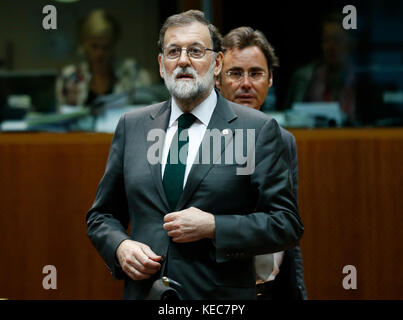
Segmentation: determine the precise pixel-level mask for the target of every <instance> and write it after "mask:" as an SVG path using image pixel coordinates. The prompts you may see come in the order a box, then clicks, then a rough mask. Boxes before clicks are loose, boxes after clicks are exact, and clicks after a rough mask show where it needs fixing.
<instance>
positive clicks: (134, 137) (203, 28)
mask: <svg viewBox="0 0 403 320" xmlns="http://www.w3.org/2000/svg"><path fill="white" fill-rule="evenodd" d="M221 40H222V39H221V36H220V34H219V33H218V31H217V30H216V28H215V27H214V26H213V25H212V24H210V23H209V22H208V21H207V20H206V19H205V17H204V15H203V13H202V12H200V11H195V10H191V11H187V12H184V13H181V14H177V15H174V16H171V17H169V18H168V19H167V20H166V21H165V23H164V25H163V26H162V28H161V30H160V38H159V47H160V54H159V56H158V61H159V65H160V74H161V76H162V77H163V78H164V81H165V84H166V86H167V88H168V90H169V91H170V93H171V95H172V99H171V100H169V101H165V102H162V103H159V104H156V105H152V106H149V107H146V108H141V109H138V110H134V111H131V112H128V113H126V114H124V115H123V116H122V117H121V119H120V120H119V123H118V126H117V128H116V132H115V135H114V138H113V141H112V145H111V149H110V153H109V157H108V162H107V165H106V170H105V173H104V176H103V177H102V179H101V182H100V184H99V186H98V189H97V194H96V199H95V202H94V204H93V206H92V208H91V209H90V210H89V212H88V213H87V219H86V221H87V227H88V236H89V237H90V239H91V241H92V243H93V245H94V246H95V248H96V249H97V250H98V252H99V253H100V255H101V257H102V258H103V259H104V260H105V262H106V264H107V266H108V268H109V269H110V270H111V273H112V274H113V275H114V276H115V277H116V278H118V279H124V280H125V287H124V298H126V299H144V298H146V297H147V295H148V293H149V291H150V288H151V286H152V284H153V282H154V280H156V279H158V278H159V277H161V276H167V277H169V278H170V279H172V280H175V281H176V282H178V283H179V284H180V285H181V286H182V290H181V297H182V298H183V299H256V293H255V282H256V281H255V280H256V279H255V270H254V256H255V255H258V254H265V253H272V252H277V251H281V250H286V249H289V248H292V247H294V246H295V245H296V244H297V243H298V241H299V239H300V238H301V236H302V233H303V226H302V222H301V220H300V218H299V215H298V209H297V204H296V199H295V197H294V196H293V193H292V189H291V184H290V179H289V170H288V165H287V162H286V161H287V160H286V150H285V147H284V144H283V142H282V140H281V135H280V129H279V127H278V125H277V123H276V121H274V120H273V119H270V118H269V117H267V116H266V115H264V114H263V113H261V112H259V111H256V110H253V109H249V108H245V107H242V106H239V105H237V104H234V103H232V102H229V101H228V100H226V99H225V98H223V97H222V96H221V95H220V93H218V91H216V90H215V89H214V84H215V77H216V76H217V75H218V74H219V73H220V71H221V67H222V58H223V54H222V52H221ZM161 131H162V132H164V133H165V134H164V136H159V138H160V139H153V137H154V138H155V136H157V135H158V133H160V132H161ZM209 132H216V133H217V132H218V133H220V135H222V136H221V137H224V138H225V139H221V140H219V142H218V146H219V147H220V148H211V145H210V148H205V149H203V147H204V146H205V145H207V146H209V144H208V143H207V141H206V140H209V139H210V138H211V135H210V134H208V133H209ZM245 137H246V138H250V137H252V138H251V139H246V141H247V142H248V143H239V139H241V140H242V138H245ZM213 138H214V137H213ZM156 140H157V141H156ZM161 141H162V143H161ZM158 143H161V145H162V147H161V148H156V150H158V152H150V150H155V146H156V145H158ZM234 146H235V149H234ZM237 148H238V151H237ZM201 150H202V151H201ZM233 150H235V151H234V152H233ZM239 152H241V153H242V154H243V155H244V154H245V153H246V154H248V156H249V157H248V159H250V162H249V164H250V163H251V164H252V166H251V167H249V169H248V170H244V169H245V167H242V166H240V165H238V164H239V163H240V162H239V163H238V162H237V161H235V162H234V161H233V162H232V163H231V162H229V161H228V162H227V156H228V159H230V158H231V157H230V155H232V156H233V155H234V154H235V158H237V156H239V154H238V153H239ZM206 153H207V155H208V157H207V159H208V160H209V161H207V162H206V161H204V160H205V158H204V156H205V155H206ZM150 154H151V155H153V154H155V155H158V161H155V159H154V158H153V157H151V156H150ZM174 154H176V158H175V155H174ZM178 154H179V158H180V159H179V161H178ZM200 154H202V155H203V161H202V162H201V163H200V160H198V159H200ZM221 155H225V158H226V159H225V160H226V161H225V163H223V162H222V159H221ZM244 164H245V163H244ZM246 168H248V162H246ZM129 223H130V226H131V230H130V235H128V234H127V233H126V229H127V228H128V226H129Z"/></svg>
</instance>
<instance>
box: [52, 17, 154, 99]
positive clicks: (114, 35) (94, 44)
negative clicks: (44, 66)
mask: <svg viewBox="0 0 403 320" xmlns="http://www.w3.org/2000/svg"><path fill="white" fill-rule="evenodd" d="M79 32H80V33H79V40H80V51H82V53H83V54H84V57H85V60H84V61H82V62H80V63H78V64H74V65H73V64H72V65H68V66H65V67H64V68H63V69H62V71H61V75H60V77H59V78H58V80H57V82H56V96H57V99H58V105H59V106H61V105H70V106H83V105H91V104H92V102H94V100H95V99H96V98H97V97H99V96H102V95H108V94H123V93H126V94H127V97H128V101H127V103H128V104H130V103H132V102H133V99H134V93H135V87H137V86H144V85H149V84H151V77H150V75H149V74H148V73H147V72H146V71H145V70H141V69H140V66H139V64H138V63H137V62H136V61H135V60H134V59H125V60H123V61H121V62H120V63H119V62H118V61H116V59H115V50H116V45H117V42H118V40H119V36H120V28H119V25H118V23H117V21H116V20H115V19H114V18H113V17H112V16H111V15H109V14H108V13H106V12H105V11H104V10H101V9H98V10H95V11H92V12H91V13H90V14H89V15H88V16H87V17H86V18H85V19H84V21H83V22H82V24H81V25H80V30H79Z"/></svg>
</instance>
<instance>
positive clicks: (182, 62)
mask: <svg viewBox="0 0 403 320" xmlns="http://www.w3.org/2000/svg"><path fill="white" fill-rule="evenodd" d="M178 65H179V66H181V67H185V66H188V65H190V58H189V56H188V53H187V51H186V49H185V48H182V51H181V54H180V56H179V58H178Z"/></svg>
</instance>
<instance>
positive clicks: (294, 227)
mask: <svg viewBox="0 0 403 320" xmlns="http://www.w3.org/2000/svg"><path fill="white" fill-rule="evenodd" d="M255 150H256V152H255V170H254V172H253V174H252V175H251V187H252V188H254V189H255V190H256V192H257V205H256V212H253V213H248V214H244V215H242V214H234V215H216V216H215V223H216V238H215V244H216V261H217V262H224V261H227V260H230V259H232V258H234V257H236V258H245V257H249V256H254V255H259V254H265V253H273V252H278V251H283V250H286V249H290V248H292V247H294V246H295V245H296V244H297V243H298V241H299V239H300V238H301V236H302V234H303V225H302V222H301V220H300V217H299V215H298V208H297V202H296V199H295V197H294V195H293V193H292V188H291V185H290V178H289V169H288V164H287V162H286V157H285V152H286V151H285V147H284V143H283V141H282V139H281V135H280V129H279V126H278V124H277V122H276V121H275V120H273V119H271V120H267V121H266V122H265V124H264V125H263V127H262V128H261V130H260V131H259V133H258V136H257V138H256V143H255Z"/></svg>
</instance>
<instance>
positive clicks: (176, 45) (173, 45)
mask: <svg viewBox="0 0 403 320" xmlns="http://www.w3.org/2000/svg"><path fill="white" fill-rule="evenodd" d="M194 45H199V46H202V47H204V44H202V43H200V42H198V41H195V42H193V43H191V44H189V45H188V47H190V46H194ZM169 47H181V46H180V45H178V44H176V43H175V42H174V43H172V44H170V45H167V46H166V48H169Z"/></svg>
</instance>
